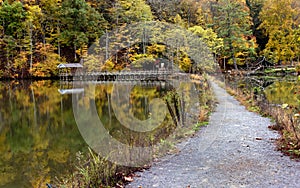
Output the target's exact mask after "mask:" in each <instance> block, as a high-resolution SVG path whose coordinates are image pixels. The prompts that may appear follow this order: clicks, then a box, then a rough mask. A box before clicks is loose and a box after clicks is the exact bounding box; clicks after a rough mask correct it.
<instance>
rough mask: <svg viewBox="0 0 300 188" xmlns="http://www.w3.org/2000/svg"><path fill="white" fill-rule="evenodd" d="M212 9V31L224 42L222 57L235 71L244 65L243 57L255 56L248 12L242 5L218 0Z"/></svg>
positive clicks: (232, 1) (231, 0) (230, 0)
mask: <svg viewBox="0 0 300 188" xmlns="http://www.w3.org/2000/svg"><path fill="white" fill-rule="evenodd" d="M214 7H215V9H216V16H215V17H214V29H215V31H216V32H217V33H218V36H219V37H221V38H223V40H224V51H223V56H225V57H227V58H228V59H229V63H230V64H233V65H234V68H235V69H237V65H238V64H239V65H243V64H244V62H243V61H242V60H243V57H246V56H249V55H252V56H253V55H255V50H254V48H255V41H253V40H254V39H253V38H252V37H251V30H250V26H251V20H250V16H249V11H248V9H247V7H246V6H245V4H244V3H241V2H239V1H234V0H220V1H218V3H217V4H215V5H214Z"/></svg>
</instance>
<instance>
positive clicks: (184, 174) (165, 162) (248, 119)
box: [126, 83, 300, 188]
mask: <svg viewBox="0 0 300 188" xmlns="http://www.w3.org/2000/svg"><path fill="white" fill-rule="evenodd" d="M211 85H212V87H213V89H214V92H215V94H216V96H217V99H218V102H219V104H218V106H217V108H216V111H215V112H214V113H212V115H211V117H210V123H209V125H208V126H207V127H205V128H203V129H202V130H201V131H199V132H198V133H197V135H196V136H195V137H193V138H191V139H189V140H188V141H187V143H186V145H185V147H183V148H182V149H181V151H180V153H179V154H177V155H172V156H167V157H165V158H163V159H162V160H161V161H159V162H156V163H154V164H153V166H152V167H151V168H150V169H149V170H146V171H145V172H143V173H138V175H140V176H141V177H135V179H134V181H133V182H131V183H130V184H129V185H127V186H126V187H128V188H137V187H143V188H148V187H149V188H150V187H159V188H169V187H170V188H171V187H172V188H176V187H178V188H185V187H191V188H194V187H196V188H198V187H205V188H206V187H230V188H233V187H251V188H252V187H278V188H279V187H280V188H283V187H300V163H299V162H296V161H293V160H292V159H290V158H289V157H287V156H283V154H282V153H280V152H279V151H276V150H275V145H274V139H276V138H277V137H278V135H277V133H276V132H273V131H271V130H269V129H268V128H267V127H268V126H269V125H270V124H271V122H270V120H269V119H267V118H263V117H261V116H259V115H258V114H255V113H252V112H249V111H247V110H246V109H245V107H244V106H241V105H240V104H239V102H238V101H236V100H235V99H234V98H233V97H232V96H230V95H229V94H227V93H226V92H225V90H224V89H222V88H220V87H219V86H217V85H216V84H215V83H212V84H211Z"/></svg>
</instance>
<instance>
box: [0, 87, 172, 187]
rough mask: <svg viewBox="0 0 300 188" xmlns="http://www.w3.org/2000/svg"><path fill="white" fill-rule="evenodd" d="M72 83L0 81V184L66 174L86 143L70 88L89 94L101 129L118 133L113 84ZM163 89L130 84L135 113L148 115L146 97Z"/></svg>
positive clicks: (34, 182)
mask: <svg viewBox="0 0 300 188" xmlns="http://www.w3.org/2000/svg"><path fill="white" fill-rule="evenodd" d="M74 87H75V89H74V88H73V85H72V83H70V85H66V84H63V85H62V84H61V83H60V82H56V81H54V82H53V81H35V82H29V81H23V82H16V81H15V82H1V83H0V106H1V108H0V122H1V124H0V187H1V188H2V187H3V188H4V187H45V185H46V183H49V182H52V181H53V180H54V179H55V177H61V176H62V175H66V174H71V172H72V170H73V169H74V161H76V160H75V158H76V153H77V152H78V151H83V152H87V148H88V146H87V144H86V143H85V141H84V140H83V138H82V136H81V134H80V132H79V130H78V127H77V125H76V122H75V119H74V114H73V108H72V93H77V94H75V95H85V96H88V95H92V96H94V97H91V98H88V97H87V98H88V99H89V100H87V101H82V102H83V103H86V104H85V105H86V106H87V107H88V106H89V104H90V103H91V102H94V103H95V104H96V106H97V112H98V114H99V117H100V119H101V121H102V122H104V123H105V125H106V128H107V129H109V130H110V132H111V133H112V134H114V133H113V132H116V134H117V133H118V132H119V131H118V129H119V128H118V127H119V124H120V123H118V121H117V119H116V118H115V116H114V114H113V113H112V110H111V106H110V102H111V101H110V100H111V95H110V94H111V93H110V92H111V88H112V84H97V85H96V86H95V87H94V88H92V89H91V90H90V89H89V87H81V86H80V85H78V87H76V86H74ZM70 89H71V90H70ZM93 89H94V90H93ZM167 90H168V89H166V87H165V86H162V85H152V86H137V87H134V89H133V95H132V96H131V98H132V100H133V101H134V102H132V105H133V106H134V109H135V110H134V112H133V113H134V115H135V116H136V117H138V118H139V119H141V120H143V119H147V118H149V108H148V101H149V100H150V99H151V98H157V97H162V96H163V95H164V94H165V93H166V91H167ZM170 119H171V118H169V119H168V118H167V120H168V121H170Z"/></svg>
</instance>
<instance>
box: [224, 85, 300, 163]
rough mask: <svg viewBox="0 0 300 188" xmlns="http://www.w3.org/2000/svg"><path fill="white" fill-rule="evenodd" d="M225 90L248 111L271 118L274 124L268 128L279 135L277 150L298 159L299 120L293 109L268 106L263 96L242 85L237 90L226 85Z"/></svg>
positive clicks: (299, 152) (299, 145)
mask: <svg viewBox="0 0 300 188" xmlns="http://www.w3.org/2000/svg"><path fill="white" fill-rule="evenodd" d="M226 90H227V92H228V93H229V94H230V95H232V96H234V97H235V98H236V99H237V100H238V101H239V102H240V103H241V104H242V105H244V106H245V107H246V108H247V109H248V110H249V111H252V112H256V113H259V114H261V115H263V116H265V117H270V118H272V120H273V121H274V124H273V125H270V126H269V128H270V129H272V130H276V131H278V132H279V133H280V138H278V139H277V140H276V146H277V149H278V150H280V151H281V152H283V153H284V154H286V155H288V156H291V157H292V158H297V159H300V127H299V125H300V120H299V116H297V115H295V110H296V109H295V108H294V107H291V106H285V105H282V106H280V105H274V104H269V103H268V102H267V101H266V99H265V98H264V97H262V96H263V95H255V94H253V91H250V90H248V89H245V88H243V86H242V85H239V86H238V87H237V88H233V87H230V85H226Z"/></svg>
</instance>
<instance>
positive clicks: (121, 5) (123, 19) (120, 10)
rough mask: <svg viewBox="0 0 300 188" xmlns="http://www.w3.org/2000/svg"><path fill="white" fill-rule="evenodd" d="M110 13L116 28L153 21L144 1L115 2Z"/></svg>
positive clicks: (125, 0) (149, 9)
mask: <svg viewBox="0 0 300 188" xmlns="http://www.w3.org/2000/svg"><path fill="white" fill-rule="evenodd" d="M110 11H111V13H112V15H113V22H114V23H115V25H117V26H118V25H122V24H124V23H134V22H140V21H151V20H152V19H153V15H152V12H151V8H150V6H149V5H147V4H146V3H145V1H144V0H136V1H132V0H117V1H116V2H115V4H114V6H113V7H112V8H111V10H110Z"/></svg>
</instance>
